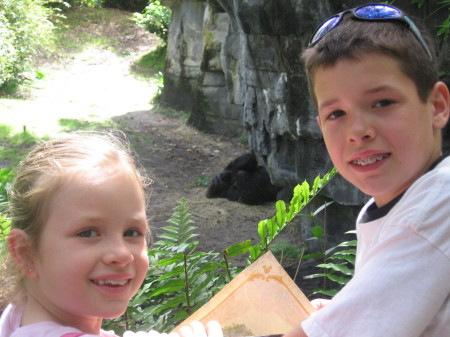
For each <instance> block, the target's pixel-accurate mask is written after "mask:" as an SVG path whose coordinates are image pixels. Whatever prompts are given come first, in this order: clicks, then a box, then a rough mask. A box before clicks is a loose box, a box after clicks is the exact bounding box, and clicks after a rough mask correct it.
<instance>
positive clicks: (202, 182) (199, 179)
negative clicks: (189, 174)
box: [188, 174, 212, 188]
mask: <svg viewBox="0 0 450 337" xmlns="http://www.w3.org/2000/svg"><path fill="white" fill-rule="evenodd" d="M211 180H212V179H211V177H208V176H207V175H204V174H199V175H198V176H196V177H195V181H194V183H193V184H190V185H189V186H188V187H191V188H193V187H208V186H209V184H210V183H211Z"/></svg>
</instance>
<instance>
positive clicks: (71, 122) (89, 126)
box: [58, 118, 114, 132]
mask: <svg viewBox="0 0 450 337" xmlns="http://www.w3.org/2000/svg"><path fill="white" fill-rule="evenodd" d="M58 124H59V125H60V126H62V127H63V130H62V131H63V132H70V131H76V130H102V129H111V128H113V127H114V125H113V122H112V121H111V120H106V121H98V122H97V121H92V120H85V119H73V118H61V119H60V120H59V121H58Z"/></svg>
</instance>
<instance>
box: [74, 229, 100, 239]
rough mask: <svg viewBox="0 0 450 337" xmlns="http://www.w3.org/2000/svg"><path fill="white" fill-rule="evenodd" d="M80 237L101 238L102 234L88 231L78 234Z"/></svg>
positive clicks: (92, 230)
mask: <svg viewBox="0 0 450 337" xmlns="http://www.w3.org/2000/svg"><path fill="white" fill-rule="evenodd" d="M78 236H79V237H82V238H93V237H96V236H100V234H99V233H98V232H97V231H96V230H94V229H87V230H84V231H82V232H80V233H78Z"/></svg>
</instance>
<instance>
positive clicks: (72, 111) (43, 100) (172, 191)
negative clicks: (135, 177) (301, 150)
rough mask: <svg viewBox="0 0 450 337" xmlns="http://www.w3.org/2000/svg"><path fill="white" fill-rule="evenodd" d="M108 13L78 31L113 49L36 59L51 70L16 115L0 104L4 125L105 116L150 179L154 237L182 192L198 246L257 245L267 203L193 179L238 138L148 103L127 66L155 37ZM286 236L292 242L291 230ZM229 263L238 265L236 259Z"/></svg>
mask: <svg viewBox="0 0 450 337" xmlns="http://www.w3.org/2000/svg"><path fill="white" fill-rule="evenodd" d="M112 13H113V15H112V17H111V19H110V21H109V22H108V23H107V24H105V23H104V22H103V23H102V22H99V23H95V22H94V23H93V25H94V26H92V24H91V26H89V27H86V28H85V29H86V31H95V32H96V33H97V34H101V35H103V36H106V37H108V39H109V40H110V41H112V42H111V43H112V45H113V47H114V48H113V50H112V49H111V48H105V47H101V46H100V47H89V48H87V49H85V50H84V51H83V52H80V53H77V54H73V55H71V56H70V57H66V58H63V59H58V60H49V59H45V60H41V67H42V69H45V72H46V73H47V74H50V75H49V76H47V79H46V80H45V81H43V82H42V83H38V84H35V85H34V86H32V87H31V88H29V89H28V91H27V92H26V93H25V94H24V95H25V96H26V98H27V99H26V102H23V104H22V105H21V106H20V112H18V111H16V109H15V108H14V107H13V106H8V105H5V104H3V105H1V104H0V109H3V110H2V115H3V116H2V119H3V120H4V121H5V122H6V123H7V122H8V118H10V119H11V121H12V120H15V121H17V118H22V119H23V120H24V121H23V124H24V125H25V124H26V125H28V126H29V125H34V126H37V125H43V124H45V125H46V126H48V125H51V124H52V123H58V119H59V118H72V119H77V118H79V119H82V120H84V121H92V120H93V119H94V120H95V118H98V117H99V116H103V117H108V118H111V119H112V120H113V121H114V122H116V124H117V125H118V126H119V129H121V130H122V131H123V132H124V133H125V134H126V135H127V136H128V138H129V140H130V141H131V143H132V146H133V148H134V149H135V151H136V153H137V155H138V161H139V163H140V164H141V165H142V166H143V167H144V168H145V171H146V174H147V176H148V177H150V178H151V179H152V180H153V181H154V183H153V184H152V186H151V187H150V189H149V191H150V194H151V196H150V202H149V208H148V216H149V220H150V225H151V227H152V228H153V233H154V235H155V236H157V235H158V233H160V231H159V228H161V227H162V226H164V225H166V224H167V220H168V219H169V218H170V216H171V215H172V213H173V208H174V207H175V206H176V205H177V201H178V200H180V198H182V197H184V198H186V199H187V203H188V206H189V208H190V213H191V220H193V221H194V222H195V223H194V225H195V226H197V227H198V229H197V233H198V234H200V237H199V239H200V240H201V245H200V248H201V249H202V250H205V251H209V250H215V251H221V250H223V249H224V248H226V247H228V246H229V245H230V244H232V243H238V242H242V241H244V240H248V239H252V240H254V242H255V243H256V242H257V240H258V234H257V224H258V222H259V221H260V220H263V219H266V218H269V217H272V216H273V215H274V214H275V205H274V203H268V204H265V205H262V206H248V205H243V204H239V203H237V202H230V201H228V200H226V199H207V198H206V197H205V191H206V188H205V187H194V185H195V183H196V179H198V178H199V177H203V176H206V177H213V176H214V175H215V174H217V173H219V172H220V171H221V170H222V169H223V168H224V167H225V166H226V165H227V163H228V162H229V161H231V160H232V159H234V158H235V157H237V156H238V155H240V154H242V153H245V152H247V151H248V149H247V148H246V146H245V145H243V144H241V143H240V142H239V140H237V139H230V138H226V137H223V136H216V135H211V134H205V133H202V132H199V131H198V130H195V129H193V128H191V127H189V126H187V125H186V124H185V122H184V119H183V118H181V117H169V116H166V115H161V114H158V113H157V112H155V111H154V110H153V106H152V105H151V104H149V101H150V99H151V97H152V95H153V93H154V90H155V88H154V85H152V84H151V83H149V81H148V80H147V81H146V80H142V78H137V77H135V76H133V75H132V74H131V70H132V69H133V64H134V62H135V61H136V60H137V59H138V58H139V57H140V56H142V55H143V54H145V53H148V52H149V51H151V50H152V49H154V48H155V47H156V46H157V45H158V43H159V41H158V40H157V38H155V37H154V36H153V35H151V34H149V33H147V32H145V31H143V30H142V29H140V28H138V27H136V26H135V25H133V24H128V25H127V26H126V27H125V28H124V26H123V24H122V25H119V24H118V22H119V21H120V20H122V21H123V18H124V17H125V18H126V17H128V16H129V13H124V12H121V11H117V10H112ZM8 116H9V117H8ZM285 236H286V237H287V238H290V239H291V241H292V240H294V241H295V237H296V236H295V235H291V233H285ZM293 238H294V239H293ZM235 264H240V265H242V261H240V260H237V261H235Z"/></svg>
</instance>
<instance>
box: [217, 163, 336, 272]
mask: <svg viewBox="0 0 450 337" xmlns="http://www.w3.org/2000/svg"><path fill="white" fill-rule="evenodd" d="M336 172H337V171H336V169H334V168H333V169H332V170H331V171H330V172H328V173H327V174H325V175H324V176H323V178H321V177H320V176H317V177H316V179H315V180H314V183H313V186H310V185H309V184H308V182H307V181H304V182H303V183H302V184H299V185H297V186H296V187H295V188H294V194H293V197H292V199H291V202H290V205H289V208H288V209H287V207H286V204H285V202H284V201H283V200H279V201H277V202H276V204H275V207H276V214H275V215H274V216H273V217H272V218H270V219H266V220H262V221H260V222H259V223H258V235H259V238H260V243H259V244H256V245H252V243H251V241H250V240H247V241H244V242H242V243H237V244H233V245H231V246H230V247H228V248H227V249H226V250H225V252H226V253H227V255H228V256H229V257H233V256H237V255H241V254H245V253H249V260H248V262H249V263H251V262H253V261H255V260H256V259H257V258H258V257H259V256H261V255H263V254H264V253H265V252H267V251H268V250H269V247H270V245H271V243H272V242H273V240H274V239H275V238H276V237H277V235H278V234H279V233H280V232H281V231H282V230H283V229H284V228H285V227H286V226H287V225H288V224H289V223H290V222H291V221H292V220H293V219H294V218H295V217H297V216H298V215H303V214H301V213H300V212H301V211H302V210H303V209H304V208H305V207H306V206H307V205H308V203H309V202H310V201H311V200H312V199H313V198H314V197H315V196H316V195H317V194H318V193H319V192H320V191H321V190H322V189H323V188H324V187H325V185H326V184H327V183H328V182H329V181H330V180H331V179H332V178H333V177H334V176H335V174H336Z"/></svg>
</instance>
